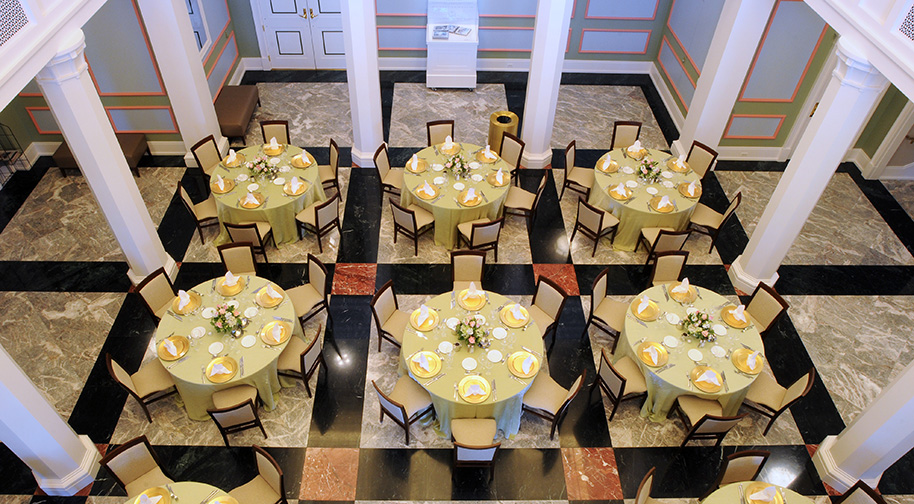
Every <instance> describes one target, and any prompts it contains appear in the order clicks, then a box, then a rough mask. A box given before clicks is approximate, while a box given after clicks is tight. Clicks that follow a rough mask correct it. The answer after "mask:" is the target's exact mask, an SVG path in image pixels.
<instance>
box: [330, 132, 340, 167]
mask: <svg viewBox="0 0 914 504" xmlns="http://www.w3.org/2000/svg"><path fill="white" fill-rule="evenodd" d="M330 167H331V168H333V175H334V176H336V175H337V172H338V171H339V168H340V148H339V146H338V145H336V141H335V140H334V139H332V138H331V139H330Z"/></svg>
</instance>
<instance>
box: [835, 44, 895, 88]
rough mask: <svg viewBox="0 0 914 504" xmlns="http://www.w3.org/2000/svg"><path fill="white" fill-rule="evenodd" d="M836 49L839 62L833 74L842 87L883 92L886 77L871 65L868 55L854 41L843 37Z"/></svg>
mask: <svg viewBox="0 0 914 504" xmlns="http://www.w3.org/2000/svg"><path fill="white" fill-rule="evenodd" d="M835 49H836V54H837V55H838V61H837V63H836V64H835V70H834V72H833V74H834V76H835V77H837V78H838V80H840V81H841V84H842V85H844V86H851V87H855V88H858V89H861V90H876V91H881V90H882V88H884V87H885V85H886V78H885V76H883V75H882V74H881V73H880V72H879V70H877V69H876V67H874V66H873V64H872V63H870V61H869V60H868V59H867V57H866V54H865V53H864V52H863V50H862V49H861V48H860V46H859V45H857V44H856V43H855V42H854V41H853V40H852V39H850V38H848V37H846V36H844V37H841V38H840V39H838V43H837V44H836V46H835Z"/></svg>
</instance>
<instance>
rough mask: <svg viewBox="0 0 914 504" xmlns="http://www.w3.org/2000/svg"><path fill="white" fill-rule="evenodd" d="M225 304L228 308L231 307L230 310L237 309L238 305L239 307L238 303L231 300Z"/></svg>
mask: <svg viewBox="0 0 914 504" xmlns="http://www.w3.org/2000/svg"><path fill="white" fill-rule="evenodd" d="M225 304H227V305H228V306H231V307H232V308H238V305H240V304H241V303H239V302H238V301H236V300H234V299H233V300H231V301H229V302H228V303H225Z"/></svg>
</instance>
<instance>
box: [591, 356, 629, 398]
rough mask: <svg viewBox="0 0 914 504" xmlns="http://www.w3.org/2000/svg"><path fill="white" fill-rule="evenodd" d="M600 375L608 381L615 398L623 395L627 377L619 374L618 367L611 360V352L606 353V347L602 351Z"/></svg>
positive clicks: (605, 381) (607, 383) (604, 380)
mask: <svg viewBox="0 0 914 504" xmlns="http://www.w3.org/2000/svg"><path fill="white" fill-rule="evenodd" d="M597 372H598V373H599V375H600V378H601V379H602V380H603V382H604V383H606V386H607V387H609V391H610V392H611V394H610V395H611V396H612V398H613V399H616V398H617V397H619V396H621V395H622V394H623V393H624V391H625V377H624V376H622V375H621V374H619V372H618V371H616V368H614V367H613V365H612V362H610V360H609V354H608V353H606V349H605V348H604V349H603V350H602V351H601V352H600V369H599V370H598V371H597Z"/></svg>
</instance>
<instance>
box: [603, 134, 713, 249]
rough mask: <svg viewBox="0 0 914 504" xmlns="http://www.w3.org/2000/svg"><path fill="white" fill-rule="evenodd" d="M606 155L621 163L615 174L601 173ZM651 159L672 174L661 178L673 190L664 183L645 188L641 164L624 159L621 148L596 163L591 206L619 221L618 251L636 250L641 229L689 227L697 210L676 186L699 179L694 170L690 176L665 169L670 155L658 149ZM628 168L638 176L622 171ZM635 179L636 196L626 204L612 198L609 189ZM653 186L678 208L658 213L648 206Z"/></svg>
mask: <svg viewBox="0 0 914 504" xmlns="http://www.w3.org/2000/svg"><path fill="white" fill-rule="evenodd" d="M606 156H609V157H610V158H612V160H614V161H616V162H617V163H619V171H617V172H616V173H604V172H603V171H602V170H600V167H601V166H603V160H604V159H606ZM647 156H648V157H651V158H653V159H654V160H655V161H658V162H660V164H661V166H663V168H664V172H668V173H670V174H672V177H670V178H661V181H668V182H670V183H671V184H672V187H667V186H666V185H664V184H663V183H662V182H658V183H656V184H648V185H645V184H644V183H643V182H642V181H641V180H639V179H638V176H637V166H638V165H639V163H640V161H636V160H634V159H632V158H629V157H626V156H623V154H622V149H614V150H612V151H610V152H607V153H606V154H604V155H603V156H602V157H600V159H599V160H598V161H597V164H596V165H595V168H594V186H593V190H591V191H590V197H589V198H588V201H587V202H588V203H590V204H591V205H594V206H597V207H600V208H602V209H604V210H608V211H610V212H612V214H613V215H615V216H616V217H618V218H619V221H620V222H619V229H618V231H616V237H615V240H614V241H613V247H614V248H615V249H616V250H628V251H632V250H635V246H636V245H638V237H639V236H640V235H641V228H646V227H670V228H674V229H676V230H677V231H681V230H683V229H685V228H686V227H687V226H688V225H689V218H690V217H692V212H693V211H694V210H695V204H696V203H698V198H695V199H690V198H686V197H685V196H683V195H682V194H680V193H679V191H678V189H677V187H678V186H679V184H681V183H682V182H687V183H691V182H692V181H693V180H698V179H699V176H698V174H697V173H695V172H693V171H689V172H688V173H676V172H674V171H672V170H670V169H669V168H667V167H666V163H667V159H668V158H670V155H669V154H667V153H665V152H661V151H659V150H654V149H649V150H648V154H647ZM625 167H630V168H632V169H633V170H635V173H632V174H626V173H625V172H623V169H624V168H625ZM630 180H634V181H636V182H637V183H638V187H636V188H634V189H632V191H634V194H633V196H632V197H631V198H630V199H628V200H626V201H625V202H622V201H618V200H616V199H614V198H613V197H612V196H610V195H609V190H610V189H613V188H614V187H616V186H617V185H619V183H625V182H628V181H630ZM648 187H653V188H655V189H657V191H658V193H657V196H669V197H670V200H672V201H674V202H675V203H676V206H677V208H676V209H674V210H673V211H672V212H670V213H660V212H656V211H654V210H653V209H651V208H650V207H649V206H648V203H649V202H650V201H651V199H652V198H654V195H651V194H648V193H647V191H646V189H647V188H648Z"/></svg>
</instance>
